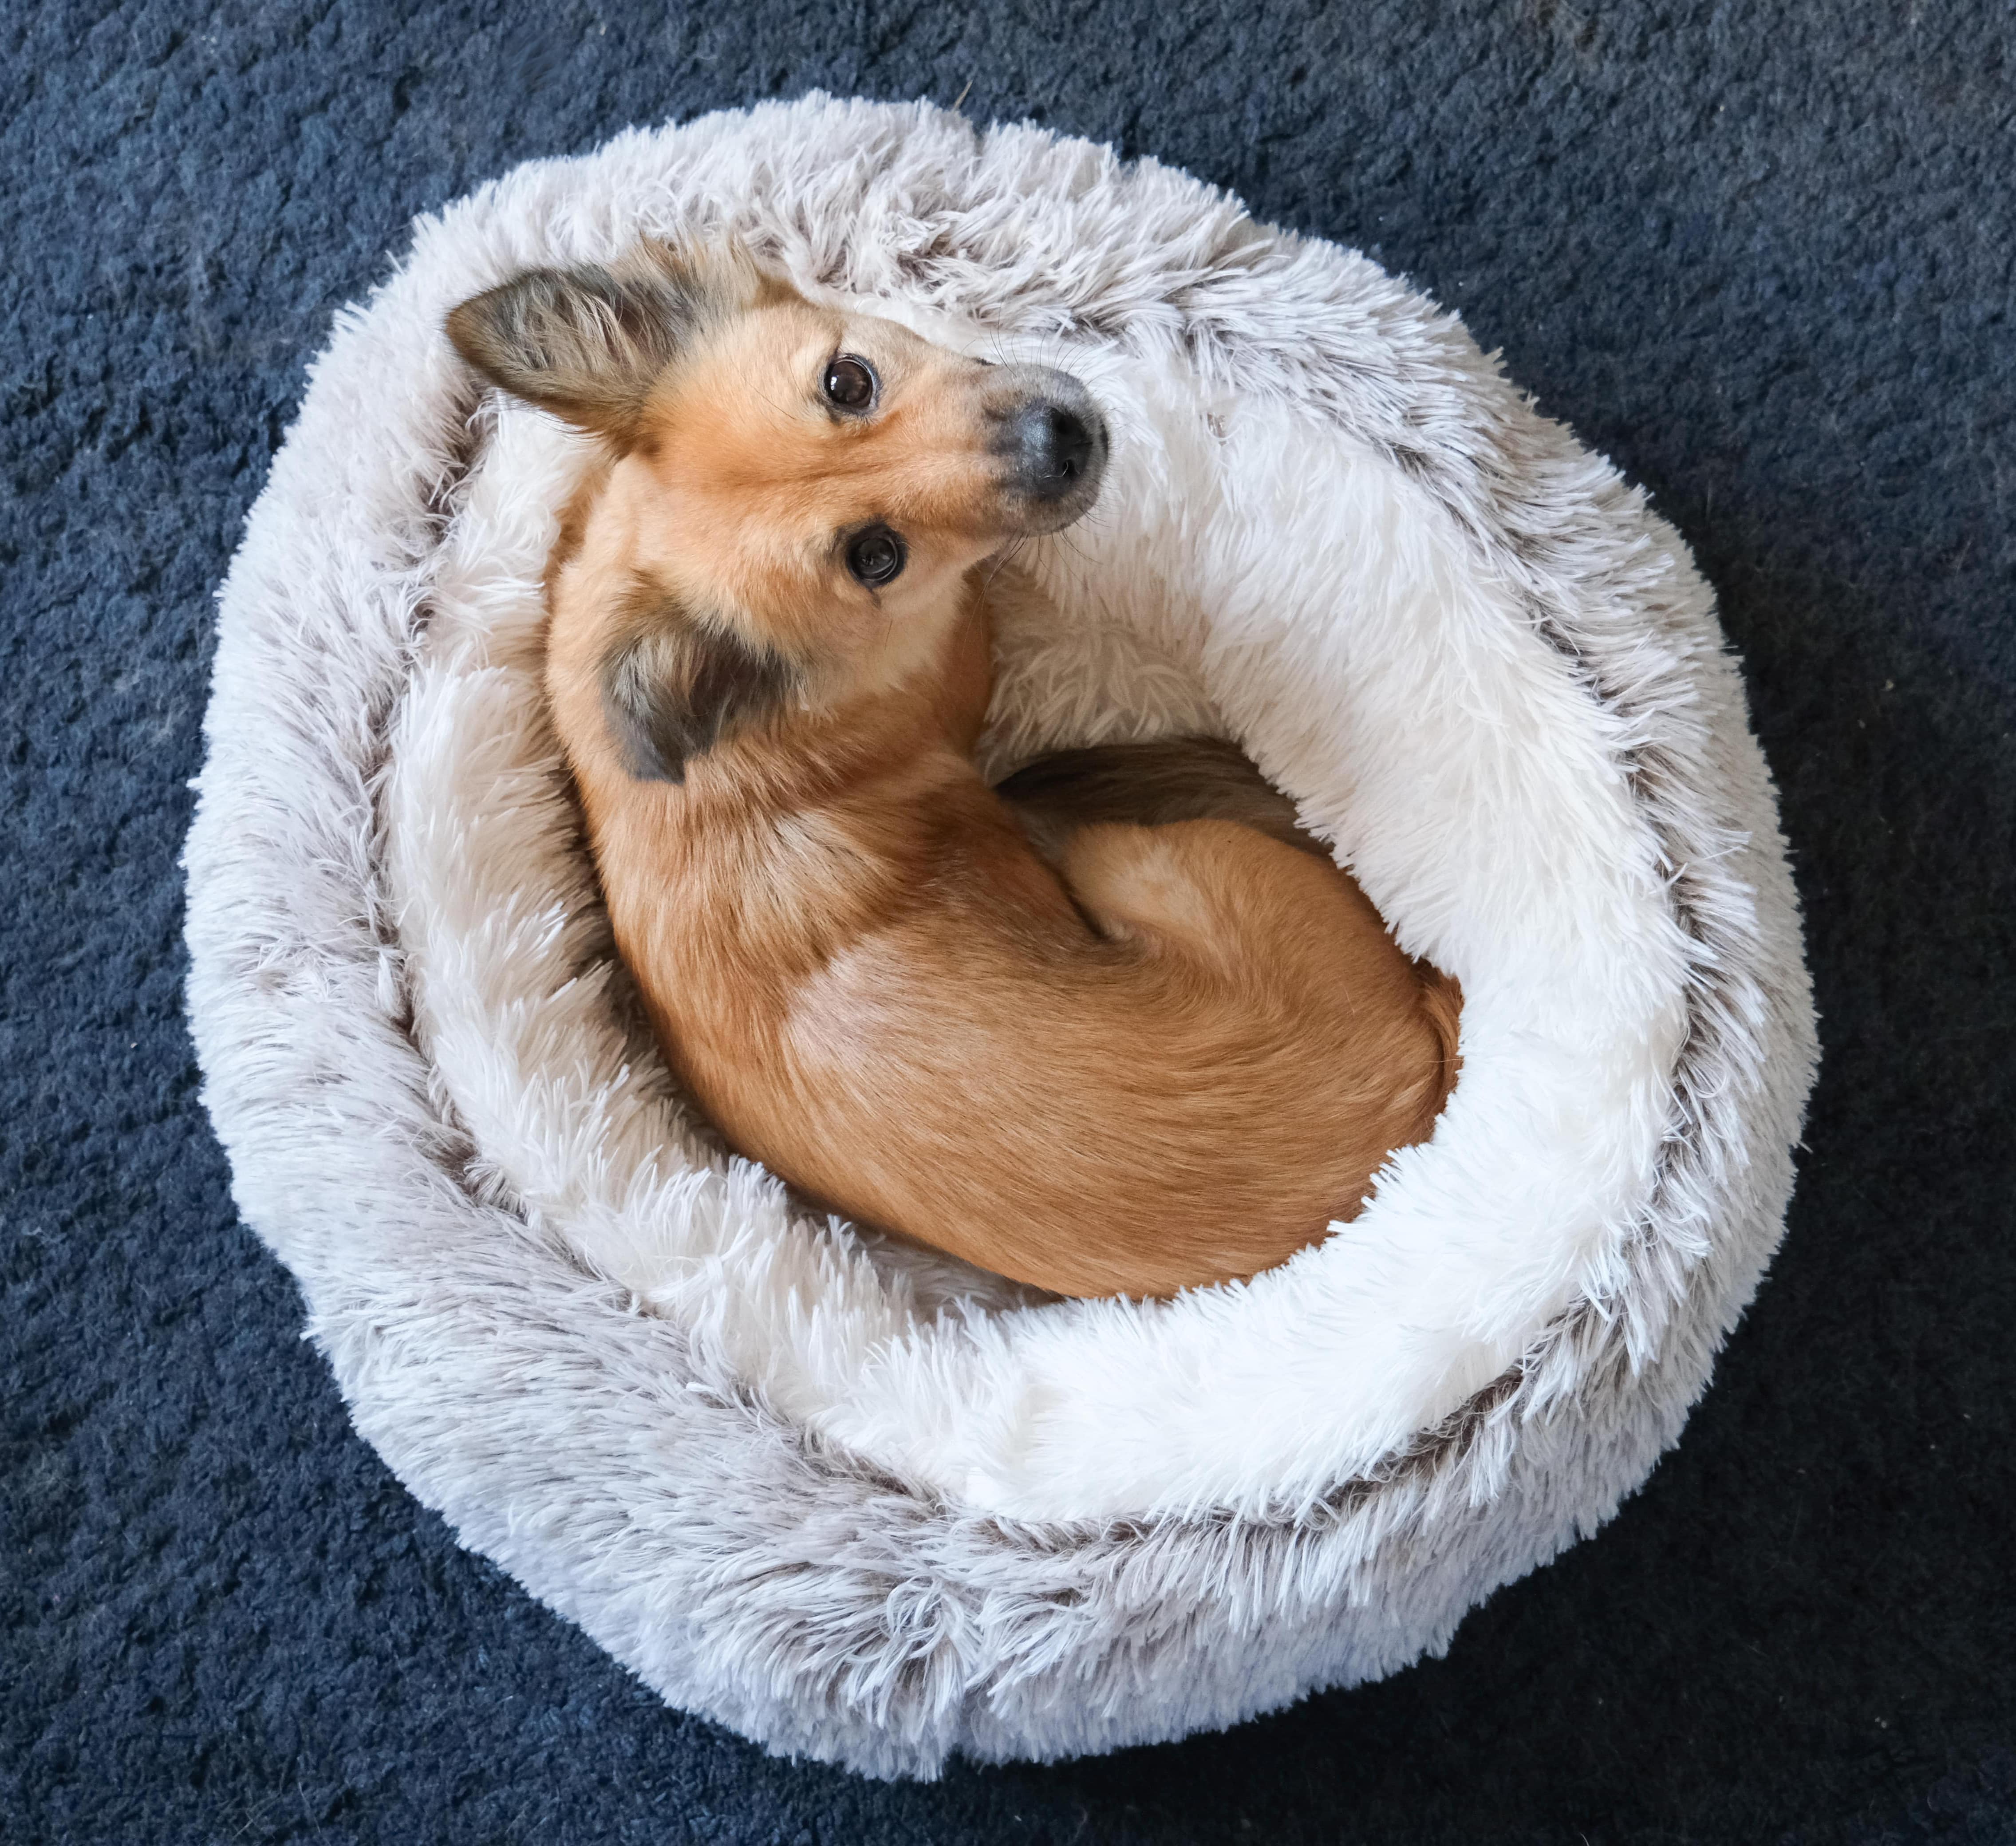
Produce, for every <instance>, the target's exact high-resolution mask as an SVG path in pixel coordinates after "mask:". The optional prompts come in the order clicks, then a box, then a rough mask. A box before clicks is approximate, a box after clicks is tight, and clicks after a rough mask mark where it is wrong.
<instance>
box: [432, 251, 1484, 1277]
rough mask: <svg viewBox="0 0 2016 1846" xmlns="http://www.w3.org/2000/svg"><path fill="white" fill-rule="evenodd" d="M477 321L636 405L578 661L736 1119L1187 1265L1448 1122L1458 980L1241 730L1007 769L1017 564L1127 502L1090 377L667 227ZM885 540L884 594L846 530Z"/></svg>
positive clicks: (686, 1039) (732, 1138)
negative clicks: (1068, 528) (890, 546)
mask: <svg viewBox="0 0 2016 1846" xmlns="http://www.w3.org/2000/svg"><path fill="white" fill-rule="evenodd" d="M450 329H451V332H452V334H453V335H454V337H455V340H456V344H458V346H459V347H460V348H461V350H462V351H463V352H464V353H465V354H466V355H467V356H468V357H469V358H470V359H471V360H472V361H473V362H474V363H475V364H476V365H478V366H479V367H480V368H481V369H483V370H484V372H486V373H487V374H488V376H491V378H492V379H494V380H496V381H497V382H498V383H502V384H503V385H505V386H506V387H507V388H509V389H512V390H516V391H517V392H519V393H520V394H521V395H524V396H525V397H527V398H531V399H532V400H533V401H535V402H539V403H542V404H544V405H546V406H547V407H548V408H551V409H553V410H555V411H556V412H559V413H560V415H562V416H567V417H569V418H570V419H572V420H574V422H576V423H579V424H580V425H581V426H583V427H585V428H588V429H591V430H595V431H596V432H597V433H598V434H600V435H601V436H602V437H603V438H604V439H605V444H606V455H605V457H604V459H603V460H602V461H601V462H599V464H598V465H597V466H596V467H595V468H594V469H593V470H592V471H591V473H590V474H589V477H588V479H587V480H586V481H585V484H583V486H582V488H581V491H580V493H579V495H578V497H577V498H576V499H575V500H574V503H573V505H572V506H571V507H570V508H569V509H568V511H567V515H566V518H565V520H564V524H563V533H562V536H561V539H560V543H559V545H557V547H556V550H555V552H554V555H553V560H552V563H551V566H550V568H549V577H548V595H549V603H550V609H551V624H550V628H549V642H548V670H547V687H548V691H549V696H550V699H551V702H552V709H553V718H554V721H555V723H556V725H557V727H558V729H559V733H560V738H561V739H562V741H563V744H564V746H565V748H566V751H567V758H568V761H569V762H570V763H571V765H572V768H573V770H574V775H575V778H576V779H577V782H578V785H579V788H580V791H581V800H582V803H583V805H584V808H585V812H586V815H587V820H588V826H589V837H590V840H591V843H592V847H593V851H594V855H595V858H596V865H597V866H598V867H599V871H600V874H601V878H602V883H603V890H604V891H605V893H606V894H607V900H608V904H609V909H610V916H611V919H612V921H613V923H614V929H615V934H616V940H617V945H618V947H619V948H620V949H621V952H622V955H623V956H624V958H625V961H626V962H627V963H628V966H629V967H630V968H631V970H632V971H633V973H635V977H636V978H637V981H638V983H639V987H640V988H641V989H642V991H643V995H644V998H645V1001H646V1005H647V1006H648V1008H649V1009H650V1015H651V1017H652V1020H653V1023H654V1024H655V1026H656V1028H657V1032H658V1035H659V1036H660V1038H661V1040H662V1042H663V1043H664V1049H665V1051H666V1054H667V1056H668V1057H669V1058H670V1059H671V1061H672V1063H673V1064H674V1066H675V1068H676V1069H677V1071H678V1072H679V1075H680V1077H681V1078H682V1080H683V1081H684V1082H685V1083H686V1085H688V1086H689V1089H691V1091H692V1092H693V1095H694V1096H696V1097H697V1099H699V1101H700V1103H701V1104H702V1106H703V1107H704V1108H705V1109H706V1110H707V1114H709V1116H710V1117H711V1118H712V1120H713V1121H715V1124H716V1125H717V1126H718V1128H720V1130H721V1132H722V1134H723V1135H725V1137H726V1139H728V1140H729V1143H731V1144H732V1145H733V1146H735V1147H736V1148H737V1149H739V1150H741V1151H742V1152H743V1153H747V1154H748V1155H750V1156H751V1157H754V1158H755V1159H757V1160H761V1161H762V1162H763V1163H764V1164H765V1165H766V1166H768V1167H769V1168H772V1170H773V1171H776V1172H778V1173H779V1174H781V1175H783V1176H785V1177H786V1178H788V1179H790V1181H792V1182H794V1183H795V1184H796V1185H797V1186H800V1187H801V1188H802V1189H805V1191H806V1192H808V1193H811V1194H812V1195H813V1196H815V1197H817V1198H819V1200H823V1201H825V1202H826V1203H827V1204H830V1205H831V1206H832V1207H834V1208H835V1209H837V1210H839V1211H844V1212H846V1213H848V1214H850V1215H851V1216H854V1217H855V1218H859V1219H861V1220H862V1221H864V1222H869V1223H872V1224H874V1225H880V1226H883V1227H885V1228H887V1229H891V1230H893V1231H896V1232H901V1233H902V1234H904V1235H906V1236H911V1237H913V1238H916V1239H919V1240H922V1241H924V1242H927V1243H932V1244H935V1245H938V1246H940V1247H943V1248H945V1249H947V1250H952V1251H954V1252H956V1254H959V1255H960V1256H962V1257H964V1258H967V1259H968V1260H970V1261H973V1262H974V1263H977V1264H978V1265H981V1267H983V1268H988V1269H992V1270H995V1271H997V1272H1000V1273H1002V1274H1004V1275H1007V1276H1014V1277H1017V1278H1019V1279H1022V1280H1024V1281H1026V1282H1029V1283H1035V1284H1037V1285H1039V1286H1042V1287H1043V1288H1046V1289H1050V1290H1056V1291H1057V1292H1060V1293H1062V1294H1081V1295H1101V1294H1118V1293H1125V1294H1131V1295H1136V1296H1160V1295H1167V1294H1172V1293H1173V1292H1175V1290H1179V1289H1182V1288H1185V1287H1188V1286H1193V1285H1196V1284H1200V1283H1211V1282H1217V1281H1222V1280H1224V1279H1228V1278H1233V1277H1240V1276H1250V1275H1251V1274H1253V1273H1254V1272H1256V1271H1258V1270H1260V1269H1263V1268H1267V1267H1269V1265H1273V1264H1275V1263H1278V1262H1280V1261H1283V1259H1284V1258H1287V1257H1288V1256H1290V1255H1291V1254H1293V1253H1294V1251H1295V1250H1298V1249H1299V1248H1301V1247H1303V1246H1304V1245H1305V1244H1307V1243H1310V1242H1311V1241H1312V1240H1315V1239H1316V1238H1319V1237H1320V1236H1323V1232H1324V1231H1325V1229H1326V1227H1327V1225H1329V1224H1330V1222H1331V1221H1332V1220H1334V1219H1337V1218H1349V1217H1351V1216H1352V1215H1353V1214H1354V1213H1355V1211H1357V1210H1358V1208H1359V1204H1360V1203H1361V1201H1362V1200H1363V1198H1364V1196H1365V1195H1366V1192H1367V1190H1368V1189H1369V1188H1370V1185H1371V1182H1372V1180H1373V1175H1375V1173H1376V1172H1377V1170H1378V1168H1380V1167H1381V1164H1383V1163H1384V1160H1385V1159H1386V1158H1387V1157H1388V1153H1389V1152H1390V1151H1391V1150H1393V1149H1394V1148H1395V1147H1398V1146H1402V1145H1404V1144H1406V1143H1409V1142H1413V1141H1416V1140H1418V1139H1421V1138H1422V1137H1424V1136H1425V1135H1427V1133H1428V1132H1430V1129H1431V1126H1432V1125H1433V1122H1434V1121H1435V1117H1436V1115H1437V1114H1438V1111H1439V1110H1440V1109H1441V1107H1442V1103H1443V1101H1444V1099H1445V1096H1446V1095H1447V1092H1448V1090H1449V1085H1450V1083H1451V1082H1452V1081H1453V1075H1454V1071H1455V1060H1456V1053H1455V1044H1456V1013H1457V1006H1458V997H1457V995H1456V990H1455V988H1454V986H1453V984H1452V983H1450V982H1449V981H1447V980H1446V979H1445V977H1442V976H1441V975H1439V974H1438V973H1435V971H1434V970H1431V969H1428V968H1427V967H1425V966H1420V965H1417V964H1416V963H1412V962H1410V961H1409V960H1408V959H1407V958H1406V956H1404V955H1402V953H1401V952H1400V951H1399V948H1397V947H1396V946H1395V944H1394V943H1393V941H1392V940H1391V937H1389V936H1388V934H1387V933H1386V931H1385V929H1384V927H1383V925H1382V923H1381V919H1380V918H1379V916H1378V915H1377V912H1376V911H1375V910H1374V909H1373V906H1372V905H1371V904H1370V902H1369V901H1367V900H1366V898H1365V896H1364V895H1363V893H1362V892H1361V891H1359V889H1358V887H1357V886H1356V885H1355V883H1353V882H1352V880H1351V879H1349V878H1348V876H1345V874H1343V873H1341V872H1340V871H1338V870H1337V869H1336V868H1335V867H1334V865H1331V864H1330V863H1329V862H1327V859H1323V858H1319V857H1318V856H1316V855H1312V853H1311V852H1310V851H1307V850H1298V847H1299V846H1305V845H1306V844H1307V843H1306V841H1302V840H1298V839H1297V837H1295V836H1294V830H1293V827H1292V816H1291V815H1290V816H1288V817H1287V819H1281V818H1280V816H1281V815H1282V814H1283V812H1284V811H1285V804H1283V803H1281V802H1280V797H1276V796H1273V795H1272V793H1271V791H1267V790H1265V785H1264V784H1259V783H1258V778H1257V777H1256V776H1254V775H1252V773H1251V771H1250V769H1245V768H1240V767H1239V766H1238V765H1228V763H1227V761H1226V757H1225V752H1224V747H1220V746H1209V747H1201V749H1198V750H1192V751H1190V753H1189V754H1190V757H1192V758H1193V760H1206V762H1205V767H1204V768H1203V769H1201V770H1195V769H1194V767H1193V768H1192V769H1185V768H1183V766H1182V765H1183V758H1184V757H1185V754H1186V752H1185V748H1184V747H1169V746H1164V747H1161V754H1160V756H1159V757H1157V756H1156V755H1155V754H1154V752H1150V754H1148V755H1147V756H1145V757H1134V758H1132V759H1131V760H1130V759H1129V757H1128V756H1127V754H1126V753H1125V752H1121V753H1110V752H1109V753H1098V752H1095V753H1091V754H1089V756H1087V757H1084V758H1082V759H1081V760H1079V761H1077V762H1076V763H1075V764H1074V763H1072V762H1071V761H1067V760H1064V759H1060V760H1059V761H1058V762H1057V764H1056V765H1052V766H1049V767H1047V768H1038V769H1037V770H1035V771H1032V772H1024V775H1023V776H1021V777H1019V778H1016V779H1011V780H1010V783H1009V784H1007V785H1005V793H1006V795H1007V796H1008V797H1020V801H1019V806H1018V805H1011V803H1010V800H1008V799H1004V794H1003V793H1002V792H997V791H996V790H992V789H990V788H989V787H988V786H987V785H986V783H985V782H984V781H983V779H981V775H980V774H979V772H978V771H977V769H976V768H975V767H974V761H973V756H972V750H973V745H974V739H975V738H976V736H977V733H978V731H979V729H980V726H981V721H982V719H983V717H984V714H985V710H986V707H987V703H988V691H989V684H990V662H989V649H988V612H987V607H986V601H985V593H984V590H983V588H982V577H983V573H981V572H980V571H979V570H977V568H976V567H978V566H979V565H981V563H983V562H984V561H985V560H988V559H989V558H990V557H992V556H993V555H994V554H995V553H997V552H999V550H1000V549H1001V548H1002V547H1003V545H1005V544H1006V543H1007V542H1010V541H1011V540H1013V538H1016V537H1017V536H1018V535H1020V534H1022V533H1024V532H1026V531H1031V530H1042V529H1050V528H1053V527H1055V526H1056V525H1057V524H1060V523H1063V521H1064V520H1067V518H1069V517H1071V516H1075V514H1076V513H1077V512H1078V511H1081V510H1082V502H1085V500H1086V498H1087V496H1088V495H1089V493H1090V492H1092V491H1096V464H1097V463H1098V462H1099V461H1100V459H1101V458H1102V457H1103V429H1102V430H1099V431H1097V432H1096V447H1095V450H1094V451H1093V452H1090V453H1089V460H1088V461H1087V462H1086V463H1085V471H1086V473H1088V474H1089V475H1090V476H1091V477H1092V478H1091V479H1090V480H1075V479H1074V480H1066V479H1065V477H1064V474H1063V473H1059V472H1058V470H1059V469H1060V468H1063V467H1064V464H1063V463H1061V462H1058V461H1057V457H1058V456H1060V455H1065V454H1066V453H1067V451H1071V452H1072V453H1078V452H1085V450H1084V444H1083V443H1080V444H1079V448H1078V450H1075V451H1072V450H1071V443H1072V441H1076V440H1077V437H1075V436H1074V435H1073V434H1071V432H1072V431H1074V430H1077V431H1081V432H1082V430H1085V429H1089V428H1091V427H1092V426H1093V424H1094V423H1096V411H1093V410H1092V409H1090V408H1086V406H1089V400H1087V399H1085V398H1083V395H1082V387H1078V386H1077V385H1076V384H1075V381H1072V380H1065V379H1061V378H1060V375H1056V374H1048V373H1036V372H1033V371H1032V370H1031V369H1027V368H1014V367H990V366H987V365H984V364H982V363H981V362H977V361H975V360H972V359H968V358H963V357H961V356H959V355H956V354H952V353H950V352H948V351H943V350H941V349H939V348H938V347H934V346H932V345H931V344H928V343H927V342H925V341H923V340H920V339H919V338H917V337H916V336H914V335H913V334H911V333H908V332H906V331H905V330H904V329H901V328H899V327H897V326H894V325H892V324H891V323H888V322H881V321H877V320H874V319H869V318H861V317H855V316H849V315H843V314H841V313H839V312H837V311H832V310H830V309H826V308H818V307H815V306H813V305H812V304H808V303H807V302H805V300H802V299H801V298H800V297H797V295H796V294H795V293H792V292H791V291H790V290H787V289H784V288H783V287H781V286H779V285H777V284H776V283H775V282H769V281H768V280H766V279H763V278H762V277H761V276H759V275H757V274H756V273H755V272H754V271H753V270H751V268H748V267H747V265H746V264H743V263H741V262H740V261H737V260H735V259H732V258H725V257H718V258H709V259H707V260H705V261H700V262H697V263H682V262H681V261H679V260H677V259H675V257H672V256H671V254H668V253H667V252H664V251H663V250H657V249H653V248H646V249H643V250H639V252H638V253H636V254H634V255H633V256H632V257H631V258H629V259H627V260H626V261H625V263H623V264H619V265H617V266H616V267H615V268H614V269H611V270H581V271H574V272H559V273H556V272H539V273H538V274H537V275H533V276H531V277H521V278H519V279H517V280H515V281H513V282H509V283H507V284H506V285H505V286H504V287H503V288H502V289H499V290H493V291H491V293H490V294H488V295H486V296H483V297H478V298H477V299H476V300H473V301H471V302H468V303H465V304H463V306H462V307H461V308H458V309H457V310H456V311H455V315H454V316H452V318H451V321H450ZM836 355H855V356H858V358H859V361H860V362H861V363H862V365H863V366H864V367H869V368H872V371H873V375H874V376H875V378H876V380H877V392H876V395H875V398H874V401H873V405H872V406H871V407H869V408H867V409H866V410H865V411H861V412H856V411H852V410H842V409H841V408H837V407H836V405H835V403H834V402H833V401H831V398H830V391H829V390H828V387H830V383H831V381H832V380H833V378H834V377H835V376H837V375H836V374H835V373H833V372H831V371H830V370H829V368H830V366H831V365H833V362H834V361H835V358H836ZM845 382H846V381H845V380H842V383H843V385H844V383H845ZM1046 418H1047V419H1049V423H1048V424H1047V425H1046V424H1045V423H1043V421H1042V419H1046ZM1031 419H1035V420H1034V421H1031ZM1074 419H1075V420H1074ZM1045 428H1048V429H1049V430H1051V431H1052V432H1053V434H1050V435H1045V434H1043V430H1044V429H1045ZM1031 430H1034V431H1035V434H1033V435H1032V434H1028V432H1030V431H1031ZM1057 430H1064V431H1065V432H1066V434H1064V435H1057V434H1054V432H1055V431H1057ZM1017 442H1021V443H1022V444H1023V448H1019V449H1018V448H1016V447H1015V446H1014V445H1015V444H1017ZM1031 444H1033V446H1031ZM1046 444H1048V446H1046ZM1028 455H1035V456H1036V458H1037V459H1036V461H1035V462H1030V461H1028V459H1027V458H1028ZM1031 470H1034V472H1033V473H1032V472H1031ZM1045 470H1048V472H1045ZM1065 472H1066V473H1068V470H1065ZM1032 482H1033V483H1035V485H1031V483H1032ZM1044 496H1048V497H1047V498H1045V497H1044ZM885 529H886V530H887V531H890V532H892V533H894V534H900V539H901V542H902V545H903V546H904V547H905V548H906V549H905V561H904V562H903V563H902V567H901V570H900V574H897V575H895V577H894V578H893V579H892V580H891V581H888V582H887V583H886V584H883V585H880V586H879V587H869V586H868V585H865V584H864V583H863V582H862V581H858V580H857V578H856V576H855V575H854V574H851V573H850V567H849V563H848V560H849V557H850V556H852V555H854V554H853V553H852V552H850V549H849V548H850V546H851V545H854V544H855V535H858V534H862V533H864V532H868V533H876V532H880V531H884V530H885ZM1214 753H1215V754H1214ZM1207 759H1208V760H1207ZM1130 776H1132V778H1133V779H1134V780H1135V781H1136V783H1137V784H1138V787H1139V801H1138V803H1136V804H1133V805H1132V818H1131V819H1130V818H1128V816H1129V812H1130V800H1129V792H1128V785H1129V778H1130ZM1242 787H1243V789H1244V793H1243V794H1242V793H1240V789H1241V788H1242ZM1256 790H1257V791H1258V792H1257V793H1256ZM1269 803H1271V804H1273V805H1272V807H1271V808H1269ZM1228 812H1229V813H1233V814H1237V815H1239V816H1240V818H1238V819H1226V818H1219V816H1220V815H1223V814H1225V813H1228ZM1269 813H1272V814H1273V815H1274V816H1275V819H1274V820H1273V821H1270V820H1269V819H1268V815H1269ZM1143 822H1147V823H1150V824H1141V823H1143ZM1247 822H1252V823H1253V824H1246V823H1247ZM1039 842H1040V844H1041V845H1042V848H1043V850H1039ZM1046 854H1047V855H1049V856H1046Z"/></svg>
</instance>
